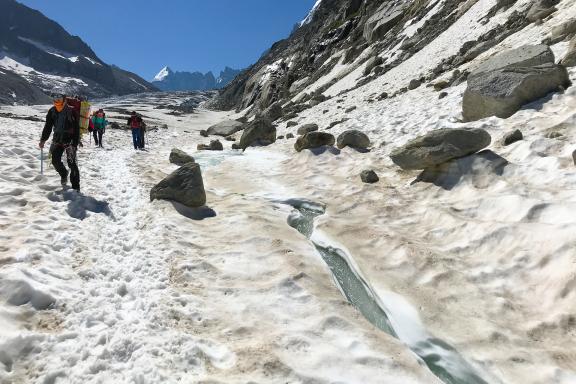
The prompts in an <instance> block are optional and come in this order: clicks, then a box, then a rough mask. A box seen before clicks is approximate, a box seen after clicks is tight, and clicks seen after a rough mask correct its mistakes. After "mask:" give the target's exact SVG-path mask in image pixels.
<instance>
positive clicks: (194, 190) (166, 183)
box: [150, 163, 206, 207]
mask: <svg viewBox="0 0 576 384" xmlns="http://www.w3.org/2000/svg"><path fill="white" fill-rule="evenodd" d="M157 199H162V200H172V201H177V202H179V203H181V204H184V205H186V206H188V207H201V206H203V205H204V204H206V192H205V191H204V182H203V180H202V173H201V170H200V166H199V165H198V164H196V163H187V164H185V165H183V166H182V167H180V168H178V169H177V170H176V171H174V172H172V173H171V174H170V175H168V176H167V177H166V178H165V179H164V180H162V181H161V182H160V183H158V184H157V185H156V186H154V187H153V188H152V189H151V190H150V201H153V200H157Z"/></svg>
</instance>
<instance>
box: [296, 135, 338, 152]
mask: <svg viewBox="0 0 576 384" xmlns="http://www.w3.org/2000/svg"><path fill="white" fill-rule="evenodd" d="M335 142H336V139H335V138H334V135H331V134H330V133H327V132H317V131H315V132H309V133H307V134H305V135H304V136H300V137H299V138H298V139H297V140H296V143H294V149H296V151H297V152H301V151H303V150H304V149H313V148H319V147H323V146H333V145H334V143H335Z"/></svg>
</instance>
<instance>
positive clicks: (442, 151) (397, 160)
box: [390, 128, 491, 170]
mask: <svg viewBox="0 0 576 384" xmlns="http://www.w3.org/2000/svg"><path fill="white" fill-rule="evenodd" d="M490 142H491V137H490V134H489V133H488V132H486V131H485V130H483V129H466V128H454V129H447V128H443V129H438V130H435V131H432V132H429V133H427V134H425V135H422V136H419V137H417V138H416V139H414V140H412V141H410V142H408V143H407V144H405V145H404V146H402V147H399V148H396V149H394V150H393V151H392V153H391V154H390V158H391V159H392V161H393V162H394V164H396V165H398V166H399V167H400V168H402V169H406V170H414V169H425V168H428V167H431V166H435V165H438V164H442V163H444V162H447V161H449V160H451V159H456V158H459V157H463V156H467V155H471V154H473V153H476V152H478V151H480V150H481V149H483V148H485V147H487V146H488V145H490Z"/></svg>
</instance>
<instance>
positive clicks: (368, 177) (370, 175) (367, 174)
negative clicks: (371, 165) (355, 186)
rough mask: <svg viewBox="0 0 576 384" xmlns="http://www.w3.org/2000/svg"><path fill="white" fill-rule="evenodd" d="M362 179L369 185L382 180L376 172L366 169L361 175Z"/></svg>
mask: <svg viewBox="0 0 576 384" xmlns="http://www.w3.org/2000/svg"><path fill="white" fill-rule="evenodd" d="M360 179H361V180H362V182H363V183H367V184H374V183H377V182H378V181H380V178H379V177H378V175H377V174H376V172H374V171H373V170H371V169H366V170H364V171H362V173H360Z"/></svg>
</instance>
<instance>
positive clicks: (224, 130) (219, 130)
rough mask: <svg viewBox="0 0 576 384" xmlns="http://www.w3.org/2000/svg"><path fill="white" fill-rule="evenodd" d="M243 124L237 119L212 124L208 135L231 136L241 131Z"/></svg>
mask: <svg viewBox="0 0 576 384" xmlns="http://www.w3.org/2000/svg"><path fill="white" fill-rule="evenodd" d="M243 126H244V124H242V123H241V122H239V121H237V120H226V121H222V122H221V123H218V124H215V125H213V126H211V127H210V128H208V130H207V131H206V133H207V134H208V135H216V136H230V135H233V134H234V133H236V132H238V131H241V130H242V127H243Z"/></svg>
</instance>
